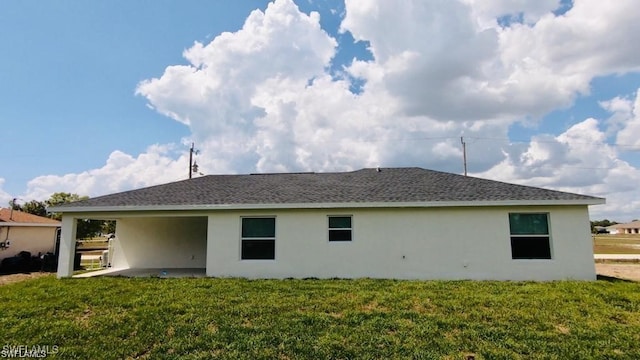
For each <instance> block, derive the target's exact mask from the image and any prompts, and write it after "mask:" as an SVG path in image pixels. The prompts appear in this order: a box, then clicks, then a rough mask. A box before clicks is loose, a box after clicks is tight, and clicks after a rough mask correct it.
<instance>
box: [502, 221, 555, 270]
mask: <svg viewBox="0 0 640 360" xmlns="http://www.w3.org/2000/svg"><path fill="white" fill-rule="evenodd" d="M512 214H513V215H545V216H546V218H547V234H512V233H511V215H512ZM507 223H508V225H509V245H510V250H511V260H516V261H523V260H524V261H531V260H534V261H535V260H543V261H549V260H553V258H554V254H553V242H552V241H551V240H552V239H551V215H550V214H549V213H548V212H525V211H517V212H509V213H508V214H507ZM512 238H546V239H547V243H548V245H549V258H542V257H537V258H514V257H513V244H511V239H512Z"/></svg>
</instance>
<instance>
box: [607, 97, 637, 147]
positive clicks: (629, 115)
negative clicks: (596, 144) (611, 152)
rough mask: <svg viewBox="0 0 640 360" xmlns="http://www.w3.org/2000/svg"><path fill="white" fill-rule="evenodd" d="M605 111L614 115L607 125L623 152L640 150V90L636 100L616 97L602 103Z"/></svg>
mask: <svg viewBox="0 0 640 360" xmlns="http://www.w3.org/2000/svg"><path fill="white" fill-rule="evenodd" d="M601 105H602V107H603V108H604V109H606V110H608V111H610V112H612V113H613V115H612V116H611V117H610V118H609V119H608V121H607V124H608V125H609V129H610V131H611V132H613V133H615V134H616V141H617V143H618V144H620V145H619V146H620V147H621V149H622V150H631V151H638V150H640V136H638V134H640V89H639V90H638V91H637V92H636V97H635V100H631V99H626V98H621V97H616V98H613V99H611V100H608V101H603V102H601Z"/></svg>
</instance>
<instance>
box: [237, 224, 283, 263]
mask: <svg viewBox="0 0 640 360" xmlns="http://www.w3.org/2000/svg"><path fill="white" fill-rule="evenodd" d="M241 242H242V250H241V256H240V258H241V259H242V260H274V259H275V256H276V218H275V217H245V218H242V240H241Z"/></svg>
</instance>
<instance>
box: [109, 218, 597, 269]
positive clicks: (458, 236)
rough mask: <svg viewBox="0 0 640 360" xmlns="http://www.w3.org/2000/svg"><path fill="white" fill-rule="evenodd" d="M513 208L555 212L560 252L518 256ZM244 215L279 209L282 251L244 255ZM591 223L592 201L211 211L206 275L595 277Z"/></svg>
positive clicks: (555, 243)
mask: <svg viewBox="0 0 640 360" xmlns="http://www.w3.org/2000/svg"><path fill="white" fill-rule="evenodd" d="M510 212H544V213H549V228H550V229H549V231H550V236H551V240H550V242H551V254H552V259H551V260H513V259H512V257H511V243H510V232H509V217H508V214H509V213H510ZM328 215H352V216H353V241H351V242H329V241H328V225H327V216H328ZM242 216H276V242H275V260H241V259H240V251H241V240H240V224H241V220H240V219H241V217H242ZM118 226H120V225H118ZM589 230H590V229H589V218H588V211H587V207H586V206H554V207H535V206H533V207H519V208H518V207H486V208H478V207H475V208H472V207H467V208H413V209H409V208H400V209H339V210H331V209H327V210H274V211H262V210H260V211H229V212H212V213H210V214H209V219H208V230H207V231H208V247H207V256H206V265H207V275H209V276H222V277H226V276H239V277H249V278H286V277H318V278H331V277H341V278H358V277H373V278H398V279H497V280H555V279H584V280H593V279H595V265H594V261H593V249H592V243H591V237H590V234H589Z"/></svg>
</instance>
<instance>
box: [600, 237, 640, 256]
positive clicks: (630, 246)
mask: <svg viewBox="0 0 640 360" xmlns="http://www.w3.org/2000/svg"><path fill="white" fill-rule="evenodd" d="M593 252H594V253H595V254H640V235H608V234H600V235H594V237H593Z"/></svg>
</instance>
